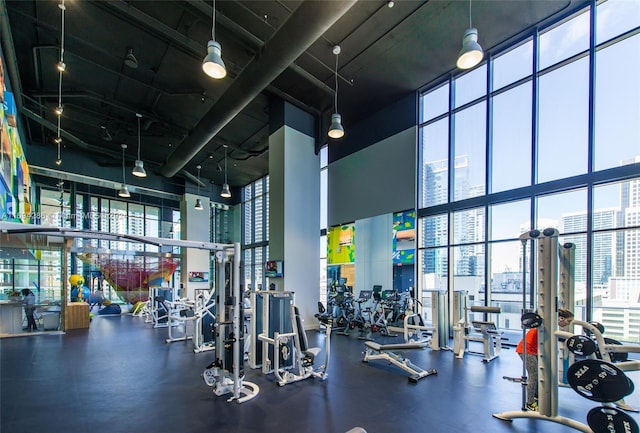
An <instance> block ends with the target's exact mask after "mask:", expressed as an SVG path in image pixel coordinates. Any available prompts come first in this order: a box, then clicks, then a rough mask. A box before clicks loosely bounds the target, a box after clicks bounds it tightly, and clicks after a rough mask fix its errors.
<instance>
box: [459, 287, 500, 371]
mask: <svg viewBox="0 0 640 433" xmlns="http://www.w3.org/2000/svg"><path fill="white" fill-rule="evenodd" d="M463 302H464V313H465V314H464V319H462V320H461V321H460V322H458V324H457V325H455V326H454V327H453V353H454V354H455V356H456V358H463V357H464V354H465V352H468V353H470V354H473V355H481V356H482V362H490V361H492V360H493V359H495V358H497V357H498V356H500V351H501V349H502V331H500V330H498V326H497V325H496V322H495V321H492V320H471V322H469V312H471V313H482V314H483V315H484V316H485V319H489V318H490V315H491V314H494V315H496V316H497V315H498V314H500V312H501V309H500V307H489V306H482V305H472V306H471V307H467V305H466V303H467V297H466V296H464V298H463ZM470 341H474V342H478V343H482V352H475V351H471V350H470V349H469V342H470Z"/></svg>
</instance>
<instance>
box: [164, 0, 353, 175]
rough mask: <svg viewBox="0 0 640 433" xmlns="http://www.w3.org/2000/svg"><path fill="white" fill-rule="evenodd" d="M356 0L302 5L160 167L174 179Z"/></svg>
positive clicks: (316, 2) (315, 2)
mask: <svg viewBox="0 0 640 433" xmlns="http://www.w3.org/2000/svg"><path fill="white" fill-rule="evenodd" d="M355 3H356V2H355V0H343V1H322V2H320V1H313V2H303V3H302V4H301V5H300V6H299V7H298V9H296V10H295V11H294V12H293V13H292V14H291V15H290V16H289V18H288V19H287V21H286V22H285V23H284V24H283V25H282V26H281V27H280V28H279V29H278V31H277V32H276V33H274V35H273V36H272V37H271V39H269V41H267V43H266V44H265V45H264V47H263V49H262V53H261V55H260V56H259V57H256V58H254V59H253V60H252V61H251V62H250V63H249V64H248V65H247V66H246V67H245V68H244V70H243V72H242V73H241V74H240V75H238V77H237V78H236V79H235V80H234V82H233V83H232V84H231V85H230V86H229V88H228V89H227V90H226V92H225V93H223V94H222V96H221V97H220V99H219V100H218V101H217V102H216V103H215V104H214V105H213V107H211V109H210V110H209V111H208V112H207V113H206V114H205V115H204V116H203V118H202V119H201V120H200V121H199V122H198V124H197V125H196V126H195V128H194V129H193V130H192V131H191V133H190V134H189V136H188V137H187V138H185V139H184V140H183V141H182V142H181V143H180V144H179V145H178V146H176V148H175V150H174V151H173V153H171V155H169V157H168V158H167V159H166V160H165V162H164V164H163V165H162V167H161V168H160V173H162V175H163V176H166V177H172V176H174V175H175V174H176V173H178V171H180V169H181V168H183V167H184V166H185V164H187V163H188V162H189V161H190V160H191V159H193V158H194V157H195V156H196V155H197V154H198V152H199V151H200V150H201V149H202V148H203V147H204V146H206V144H207V143H208V142H209V141H211V139H212V138H213V137H215V135H216V134H217V133H218V132H220V130H222V128H224V127H225V126H226V125H227V124H228V123H229V122H230V121H231V120H233V118H235V117H236V116H237V115H238V114H239V113H240V112H241V111H242V109H244V108H245V107H246V106H247V105H248V104H249V103H250V102H251V101H252V100H253V99H254V98H255V97H256V96H257V95H259V94H260V92H262V91H263V90H264V89H265V88H266V87H267V86H268V85H269V84H270V83H271V82H272V81H273V80H275V79H276V78H277V77H278V76H279V75H280V74H281V73H282V72H283V71H284V70H285V69H287V68H288V67H289V65H291V63H293V62H294V61H295V60H296V59H297V58H298V57H299V56H300V55H301V54H302V53H304V52H305V50H306V49H307V48H309V46H311V44H313V43H314V42H315V41H316V40H318V39H319V38H320V37H321V36H322V35H323V34H324V33H325V32H326V31H327V30H329V28H331V26H333V24H335V23H336V22H337V21H338V20H339V19H340V18H341V17H342V16H343V15H344V14H345V13H346V12H347V11H348V10H349V9H350V8H351V7H352V6H353V5H354V4H355Z"/></svg>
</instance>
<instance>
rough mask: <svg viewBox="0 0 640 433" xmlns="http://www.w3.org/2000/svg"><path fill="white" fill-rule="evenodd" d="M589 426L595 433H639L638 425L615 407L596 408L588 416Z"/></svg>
mask: <svg viewBox="0 0 640 433" xmlns="http://www.w3.org/2000/svg"><path fill="white" fill-rule="evenodd" d="M587 424H589V427H591V430H593V432H594V433H639V432H638V423H636V421H635V420H634V419H633V418H631V417H630V416H629V415H627V414H626V413H624V412H623V411H621V410H619V409H616V408H615V407H605V406H601V407H594V408H593V409H591V410H590V411H589V413H588V414H587Z"/></svg>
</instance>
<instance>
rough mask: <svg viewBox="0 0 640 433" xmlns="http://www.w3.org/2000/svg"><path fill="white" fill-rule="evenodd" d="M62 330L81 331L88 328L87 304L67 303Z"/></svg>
mask: <svg viewBox="0 0 640 433" xmlns="http://www.w3.org/2000/svg"><path fill="white" fill-rule="evenodd" d="M64 314H65V317H64V329H65V330H69V329H83V328H88V327H89V304H87V303H86V302H69V303H67V308H66V310H65V313H64Z"/></svg>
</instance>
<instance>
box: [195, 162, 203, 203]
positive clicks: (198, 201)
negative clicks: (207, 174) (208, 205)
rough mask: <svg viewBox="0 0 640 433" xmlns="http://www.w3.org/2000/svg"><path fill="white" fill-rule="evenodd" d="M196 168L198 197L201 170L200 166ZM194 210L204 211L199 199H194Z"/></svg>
mask: <svg viewBox="0 0 640 433" xmlns="http://www.w3.org/2000/svg"><path fill="white" fill-rule="evenodd" d="M196 168H197V169H198V195H200V169H201V168H202V166H201V165H198V166H196ZM193 208H194V209H195V210H202V209H204V207H203V206H202V200H200V198H199V197H198V198H196V205H195V206H194V207H193Z"/></svg>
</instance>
